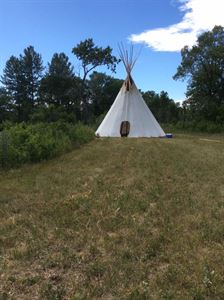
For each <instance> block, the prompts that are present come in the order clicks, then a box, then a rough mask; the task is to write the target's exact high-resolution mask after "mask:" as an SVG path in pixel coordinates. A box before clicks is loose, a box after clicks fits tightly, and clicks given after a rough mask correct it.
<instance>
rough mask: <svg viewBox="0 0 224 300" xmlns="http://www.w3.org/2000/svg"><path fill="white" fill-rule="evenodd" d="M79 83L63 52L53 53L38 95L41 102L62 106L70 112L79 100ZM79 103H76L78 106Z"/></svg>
mask: <svg viewBox="0 0 224 300" xmlns="http://www.w3.org/2000/svg"><path fill="white" fill-rule="evenodd" d="M80 89H81V84H80V80H79V78H77V77H75V75H74V73H73V67H72V65H71V63H70V62H69V59H68V57H67V56H66V55H65V54H64V53H59V54H58V53H55V54H54V55H53V57H52V60H51V62H50V63H49V64H48V70H47V73H46V74H45V76H44V77H43V78H42V80H41V85H40V89H39V95H40V99H41V103H42V104H47V105H54V106H56V107H62V108H64V109H65V110H66V111H67V112H70V111H71V109H72V108H74V106H75V105H76V102H77V101H78V100H79V101H81V99H80V97H81V92H80ZM79 104H80V103H77V105H78V106H79Z"/></svg>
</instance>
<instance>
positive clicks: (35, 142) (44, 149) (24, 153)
mask: <svg viewBox="0 0 224 300" xmlns="http://www.w3.org/2000/svg"><path fill="white" fill-rule="evenodd" d="M93 138H94V132H93V130H92V129H90V128H89V127H87V126H84V125H82V124H77V125H72V124H68V123H63V122H55V123H48V124H46V123H39V124H35V125H33V124H32V125H28V124H25V123H20V124H16V125H12V124H11V125H8V126H6V127H5V129H4V130H3V131H1V132H0V165H1V167H12V166H17V165H20V164H22V163H26V162H38V161H41V160H46V159H50V158H53V157H55V156H57V155H60V154H62V153H64V152H66V151H69V150H71V149H72V147H73V146H75V145H82V144H85V143H88V142H90V141H91V140H92V139H93Z"/></svg>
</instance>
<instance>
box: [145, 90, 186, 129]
mask: <svg viewBox="0 0 224 300" xmlns="http://www.w3.org/2000/svg"><path fill="white" fill-rule="evenodd" d="M142 95H143V98H144V100H145V102H146V104H147V105H148V106H149V108H150V110H151V111H152V113H153V114H154V116H155V118H156V119H157V120H158V121H159V122H161V123H176V122H177V121H178V120H179V116H180V111H181V108H180V106H179V103H175V102H174V101H173V100H172V99H170V98H169V96H168V93H166V92H164V91H162V92H161V93H160V94H157V93H155V92H154V91H147V92H145V93H142Z"/></svg>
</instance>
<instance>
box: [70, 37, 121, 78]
mask: <svg viewBox="0 0 224 300" xmlns="http://www.w3.org/2000/svg"><path fill="white" fill-rule="evenodd" d="M72 53H73V54H74V55H76V57H77V58H78V59H79V60H81V62H82V68H83V78H82V79H83V81H85V79H86V77H87V75H88V74H89V72H91V71H92V70H94V69H95V68H96V67H99V66H103V65H106V66H107V68H108V69H110V70H111V71H112V72H115V70H116V64H117V63H118V62H119V61H120V60H119V59H117V58H116V57H115V56H113V55H112V48H110V47H109V46H108V47H106V48H102V47H98V46H96V45H95V44H94V42H93V39H91V38H90V39H86V40H85V41H82V42H80V43H79V44H78V45H77V46H76V47H74V48H73V49H72Z"/></svg>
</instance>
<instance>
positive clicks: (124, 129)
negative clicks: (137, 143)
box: [120, 121, 130, 137]
mask: <svg viewBox="0 0 224 300" xmlns="http://www.w3.org/2000/svg"><path fill="white" fill-rule="evenodd" d="M129 132H130V123H129V122H128V121H123V122H121V127H120V134H121V137H127V136H128V135H129Z"/></svg>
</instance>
